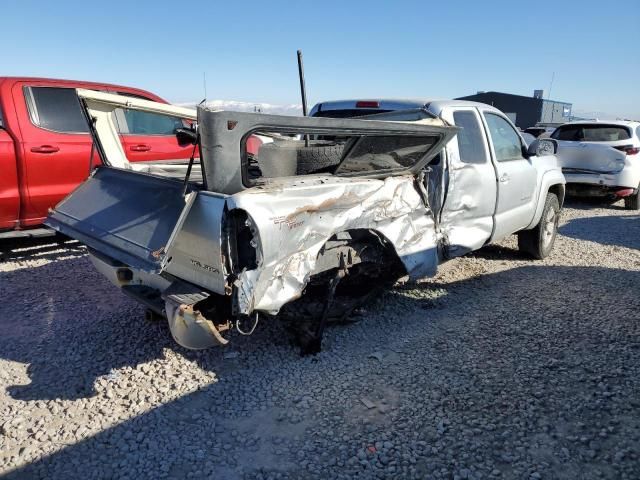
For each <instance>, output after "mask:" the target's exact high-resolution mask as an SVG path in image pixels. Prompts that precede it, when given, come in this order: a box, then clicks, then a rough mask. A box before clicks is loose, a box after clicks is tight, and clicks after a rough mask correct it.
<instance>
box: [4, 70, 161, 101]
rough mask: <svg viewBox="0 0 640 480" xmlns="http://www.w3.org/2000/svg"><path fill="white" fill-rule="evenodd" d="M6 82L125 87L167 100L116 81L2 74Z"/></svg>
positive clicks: (125, 88)
mask: <svg viewBox="0 0 640 480" xmlns="http://www.w3.org/2000/svg"><path fill="white" fill-rule="evenodd" d="M5 82H9V83H16V82H34V83H35V82H43V83H52V84H58V85H66V86H70V87H73V86H74V85H82V87H83V88H89V89H91V87H95V88H102V87H111V88H114V89H123V90H131V91H139V92H143V93H145V94H148V95H150V96H152V97H154V99H155V100H157V99H160V100H162V101H163V102H165V100H163V99H161V97H159V96H158V95H156V94H154V93H153V92H150V91H148V90H145V89H143V88H138V87H129V86H126V85H118V84H114V83H105V82H89V81H85V80H70V79H63V78H47V77H10V76H7V77H2V76H0V85H2V84H3V83H5ZM165 103H166V102H165Z"/></svg>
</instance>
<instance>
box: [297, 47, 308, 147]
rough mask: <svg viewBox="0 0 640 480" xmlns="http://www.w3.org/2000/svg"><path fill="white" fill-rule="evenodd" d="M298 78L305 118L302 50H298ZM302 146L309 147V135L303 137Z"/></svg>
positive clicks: (305, 95)
mask: <svg viewBox="0 0 640 480" xmlns="http://www.w3.org/2000/svg"><path fill="white" fill-rule="evenodd" d="M298 77H299V78H300V95H301V96H302V116H303V117H306V116H307V88H306V87H305V85H304V67H303V65H302V50H298ZM304 146H305V147H308V146H309V135H305V136H304Z"/></svg>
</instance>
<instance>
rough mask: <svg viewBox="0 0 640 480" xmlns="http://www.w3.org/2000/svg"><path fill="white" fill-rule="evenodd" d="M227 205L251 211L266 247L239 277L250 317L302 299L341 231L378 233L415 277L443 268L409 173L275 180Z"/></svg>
mask: <svg viewBox="0 0 640 480" xmlns="http://www.w3.org/2000/svg"><path fill="white" fill-rule="evenodd" d="M285 190H286V194H284V191H285ZM228 205H229V209H230V210H231V209H235V208H238V209H242V210H244V211H246V212H248V213H249V214H250V216H251V219H252V221H253V223H254V224H255V226H256V228H257V231H258V232H259V241H260V245H259V247H260V248H261V251H262V264H261V265H260V268H259V269H258V270H247V271H244V272H242V273H241V275H240V277H239V279H238V280H239V283H240V284H241V285H242V287H241V289H240V290H239V292H240V293H239V298H238V304H239V307H240V310H241V312H242V313H245V314H248V313H250V312H251V311H253V310H260V311H267V312H271V313H275V312H277V311H278V310H279V309H280V308H281V307H282V306H283V305H284V304H285V303H287V302H289V301H291V300H293V299H296V298H298V297H299V296H300V295H301V293H302V291H303V290H304V288H305V285H306V284H307V282H308V280H309V276H310V275H311V274H312V273H313V272H314V269H315V263H316V260H317V258H318V253H319V252H320V249H321V248H322V247H323V245H324V244H325V243H326V242H327V240H329V239H330V238H331V237H332V236H333V235H334V234H336V233H340V232H345V231H348V230H353V229H370V230H373V231H375V232H377V233H378V234H380V235H382V236H383V237H384V238H385V239H386V240H387V241H389V242H390V243H391V245H393V248H394V250H395V252H396V254H397V255H398V258H399V259H400V260H401V262H402V264H403V265H404V267H405V269H406V271H407V273H408V275H409V276H410V277H412V278H414V279H416V278H422V277H426V276H430V275H433V274H435V271H436V268H437V265H438V255H437V243H438V242H437V238H436V232H435V224H434V220H433V216H432V213H431V212H430V211H429V210H428V208H427V207H426V206H425V204H424V201H423V199H422V197H421V195H420V193H419V192H418V190H417V189H416V186H415V179H414V178H413V176H411V175H406V176H398V177H388V178H385V179H358V180H354V179H349V180H347V179H338V178H317V179H313V180H311V181H308V180H304V181H300V182H295V183H281V184H277V183H276V184H273V185H270V186H269V187H265V188H258V189H252V190H247V191H244V192H241V193H239V194H236V195H233V196H231V197H229V199H228Z"/></svg>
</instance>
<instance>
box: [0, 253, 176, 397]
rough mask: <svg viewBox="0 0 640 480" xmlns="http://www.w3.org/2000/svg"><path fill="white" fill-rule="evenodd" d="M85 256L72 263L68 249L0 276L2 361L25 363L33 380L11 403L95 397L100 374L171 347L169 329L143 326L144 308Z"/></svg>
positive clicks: (16, 389) (13, 389)
mask: <svg viewBox="0 0 640 480" xmlns="http://www.w3.org/2000/svg"><path fill="white" fill-rule="evenodd" d="M52 248H55V247H52ZM57 248H60V247H57ZM80 253H81V256H78V257H73V256H72V257H71V258H69V255H70V252H69V251H68V250H66V251H63V252H62V253H60V254H57V253H56V254H54V256H55V255H59V259H58V261H55V262H50V263H47V264H45V265H41V266H38V267H37V268H21V269H17V270H13V271H10V272H2V271H0V298H1V299H2V302H0V331H1V332H2V337H1V340H0V357H2V358H4V359H7V360H13V361H17V362H22V363H26V364H27V365H28V367H27V374H28V376H29V378H30V380H31V383H29V384H26V385H9V386H7V393H8V394H9V395H10V396H11V397H12V398H14V399H17V400H51V399H77V398H85V397H89V396H92V395H93V394H94V382H95V380H96V378H97V377H98V376H100V375H105V374H108V373H109V372H110V370H111V369H112V368H119V367H123V366H133V367H135V365H136V364H138V363H140V362H145V361H148V360H150V359H151V358H157V357H158V356H160V355H161V352H162V348H163V347H166V346H170V345H171V343H170V339H169V338H167V335H166V331H165V329H164V328H163V327H164V325H160V324H159V323H151V324H150V323H148V322H145V321H144V319H143V313H144V309H143V308H141V307H140V306H139V305H138V304H136V303H135V302H133V301H132V300H130V299H128V298H126V297H125V296H123V295H122V294H120V292H119V291H118V290H117V289H115V288H114V287H113V286H112V285H111V284H109V282H108V281H106V279H105V278H103V277H102V276H101V275H99V274H98V273H97V272H96V271H95V269H94V268H93V265H92V264H91V262H90V260H89V259H88V257H87V256H86V255H85V252H84V251H82V252H78V254H79V255H80ZM44 255H47V254H44ZM63 257H66V258H63ZM78 273H81V275H82V278H78ZM134 320H135V321H134Z"/></svg>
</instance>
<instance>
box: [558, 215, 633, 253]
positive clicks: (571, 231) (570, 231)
mask: <svg viewBox="0 0 640 480" xmlns="http://www.w3.org/2000/svg"><path fill="white" fill-rule="evenodd" d="M560 233H561V234H562V235H565V236H567V237H571V238H576V239H578V240H588V241H590V242H597V243H601V244H603V245H612V246H615V247H626V248H634V249H636V250H640V215H631V216H616V217H589V218H576V219H573V220H571V221H570V222H569V223H567V224H566V225H564V226H562V227H560Z"/></svg>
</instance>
